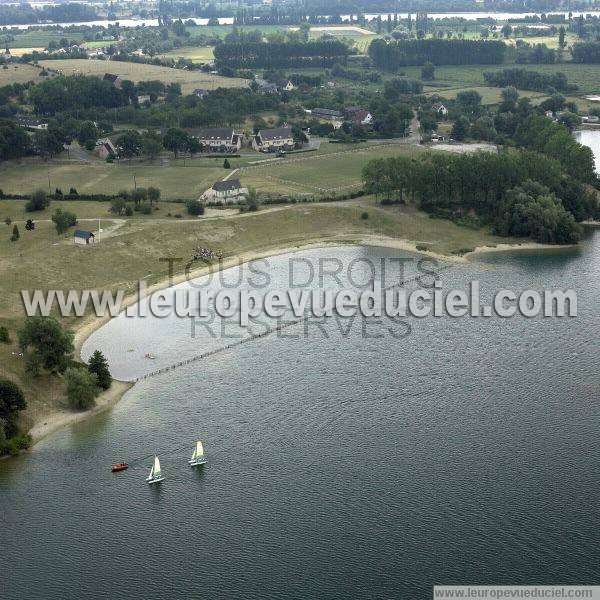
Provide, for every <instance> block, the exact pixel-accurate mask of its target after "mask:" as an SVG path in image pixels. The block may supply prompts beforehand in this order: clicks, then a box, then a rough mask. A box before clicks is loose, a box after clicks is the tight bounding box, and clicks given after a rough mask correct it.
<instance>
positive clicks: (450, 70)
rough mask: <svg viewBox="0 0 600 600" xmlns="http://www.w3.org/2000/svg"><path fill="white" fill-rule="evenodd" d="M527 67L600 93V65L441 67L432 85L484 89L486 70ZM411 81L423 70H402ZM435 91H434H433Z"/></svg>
mask: <svg viewBox="0 0 600 600" xmlns="http://www.w3.org/2000/svg"><path fill="white" fill-rule="evenodd" d="M515 67H518V68H523V69H528V70H532V71H537V72H538V73H559V72H562V73H564V74H565V75H566V76H567V79H568V80H569V83H575V84H577V85H578V86H579V90H578V94H590V93H598V92H600V64H597V65H580V64H574V63H558V64H553V65H515V64H504V65H464V66H440V67H436V68H435V81H434V82H432V86H440V88H441V87H442V86H446V87H452V88H456V87H467V86H468V87H470V88H472V87H473V86H477V87H480V86H484V85H485V82H484V79H483V73H484V72H485V71H498V70H502V69H506V68H515ZM402 70H403V71H404V72H405V73H406V75H407V76H408V77H410V78H417V79H418V78H419V77H420V74H421V68H420V67H404V68H403V69H402ZM429 89H431V88H429Z"/></svg>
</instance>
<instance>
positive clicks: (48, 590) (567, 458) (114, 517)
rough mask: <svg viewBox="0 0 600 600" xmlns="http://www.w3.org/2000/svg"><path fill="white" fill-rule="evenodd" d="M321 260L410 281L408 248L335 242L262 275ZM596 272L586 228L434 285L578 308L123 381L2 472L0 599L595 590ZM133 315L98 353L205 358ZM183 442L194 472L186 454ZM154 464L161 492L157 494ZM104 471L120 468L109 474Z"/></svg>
mask: <svg viewBox="0 0 600 600" xmlns="http://www.w3.org/2000/svg"><path fill="white" fill-rule="evenodd" d="M323 256H326V257H333V258H338V259H340V260H342V261H343V263H344V264H345V265H348V264H350V263H351V262H352V261H355V262H354V264H361V263H363V264H366V263H365V260H366V259H368V260H370V261H373V262H374V263H375V264H381V263H380V262H379V261H380V259H382V258H385V259H388V260H389V259H390V258H404V259H407V260H408V261H409V262H408V263H407V269H408V272H413V273H414V270H415V269H416V262H415V259H416V257H415V256H414V255H410V254H406V253H402V252H397V251H391V250H382V249H374V248H363V247H343V248H327V249H324V250H321V251H310V252H300V253H297V254H295V255H292V256H290V255H287V256H281V257H276V258H273V259H271V260H270V261H269V266H268V272H269V273H270V274H272V275H273V277H274V280H273V281H274V282H276V283H277V284H278V283H280V282H282V281H284V280H285V277H286V273H287V272H288V268H289V259H290V258H294V257H295V258H300V259H305V260H307V261H309V262H310V263H312V264H313V265H317V264H318V259H319V258H322V257H323ZM429 266H431V265H429ZM411 270H412V271H411ZM599 273H600V231H599V230H589V231H588V233H587V236H586V238H585V240H584V241H583V242H582V243H581V245H580V247H579V248H577V249H570V250H564V249H561V250H557V251H550V252H545V253H538V254H535V253H531V252H515V253H496V254H488V255H481V256H480V258H479V259H478V260H477V261H474V262H472V263H467V264H460V265H454V266H452V267H451V268H448V269H446V270H443V271H442V272H441V278H442V282H443V284H444V289H446V290H448V289H452V288H466V287H467V286H468V282H469V281H470V280H472V279H478V280H479V281H480V283H481V288H482V297H483V298H484V299H487V298H489V297H490V296H491V294H492V293H494V292H495V291H497V290H499V289H504V288H509V289H515V290H523V289H530V288H534V289H543V288H546V287H551V288H565V289H566V288H574V289H576V290H577V292H578V296H579V316H578V317H577V318H565V319H557V318H545V317H536V318H530V319H527V318H522V317H516V318H513V319H484V318H476V319H474V318H464V319H452V318H447V317H442V318H433V317H431V318H426V319H421V320H419V319H411V320H410V327H411V329H410V334H408V335H406V333H407V329H406V327H405V326H397V328H394V327H391V326H390V323H389V322H387V321H385V320H382V321H380V322H377V321H376V320H372V319H369V320H367V321H366V322H363V321H359V322H357V323H354V324H352V325H350V324H349V323H348V322H347V321H344V323H342V325H343V327H341V326H340V323H339V322H337V321H336V320H335V319H329V320H327V321H326V323H325V324H320V325H319V324H317V323H312V324H311V323H309V324H308V325H307V324H306V322H302V323H298V324H297V325H295V326H292V327H290V328H288V329H287V330H286V333H285V336H283V335H276V334H271V335H268V336H265V337H261V338H258V339H253V340H251V341H248V342H247V343H243V344H239V345H234V346H232V347H231V348H229V349H225V350H223V351H221V352H218V353H216V354H214V355H213V356H211V357H209V358H208V359H204V360H200V361H197V362H193V363H190V364H188V365H186V366H183V367H181V368H178V369H175V370H172V371H168V372H166V373H164V374H163V375H160V376H157V377H151V378H148V379H145V380H143V381H141V382H139V383H137V384H136V385H135V386H134V387H133V388H132V389H131V390H130V391H129V392H128V393H127V394H126V395H125V397H124V398H123V400H122V401H121V402H120V403H119V404H117V405H116V406H115V407H114V408H113V409H112V410H111V411H109V412H107V413H105V414H103V415H100V416H97V417H94V418H92V419H90V420H88V421H86V422H84V423H80V424H78V425H76V426H73V427H70V428H68V429H64V430H62V431H59V432H56V433H55V434H53V435H51V436H49V437H48V438H46V439H45V440H43V441H42V442H41V443H39V444H38V445H37V446H35V448H34V449H33V451H32V452H31V453H30V454H26V455H23V456H20V457H17V458H15V459H11V460H8V461H4V462H0V530H1V531H2V544H3V548H8V549H12V552H13V554H14V560H11V561H10V568H7V565H5V568H3V569H2V570H0V589H1V590H2V598H3V600H20V599H22V598H44V600H55V599H56V600H70V599H76V598H86V599H113V598H129V599H132V600H137V599H140V600H142V599H143V600H152V599H163V598H165V597H170V598H190V599H193V598H211V600H212V599H221V598H222V599H227V600H231V599H240V600H242V599H244V600H248V599H260V600H270V599H274V600H279V599H281V600H283V599H285V600H291V599H298V600H300V599H305V598H320V599H346V598H353V599H357V600H363V599H372V598H410V599H411V600H416V599H425V598H431V586H432V585H433V584H436V583H446V584H469V583H471V584H475V583H479V584H484V583H495V584H519V583H520V584H534V583H536V584H543V583H546V584H557V583H563V584H584V583H586V584H596V585H598V584H600V572H599V571H598V564H599V563H600V544H599V535H600V534H599V531H600V502H599V501H598V499H599V494H600V491H599V490H600V438H599V436H598V431H599V430H600V410H599V402H600V372H599V370H598V364H599V358H600V349H599V343H598V340H599V339H600V314H599V302H598V298H599V297H600V277H599V276H598V275H599ZM234 275H235V270H233V271H231V272H229V273H228V274H227V277H230V276H231V277H232V278H233V279H234ZM381 278H382V273H381V270H380V269H378V270H377V272H376V273H375V279H377V280H379V279H381ZM244 281H245V280H242V281H241V282H240V283H239V284H238V285H244ZM324 285H327V284H325V283H324ZM336 285H337V284H336ZM141 321H143V319H135V318H133V319H132V320H131V322H132V323H133V324H132V325H127V324H126V323H125V321H122V320H121V321H120V320H119V319H116V320H114V321H113V322H112V323H111V324H110V325H109V326H108V327H107V328H105V329H101V330H99V331H98V332H97V333H96V334H95V335H94V336H92V338H90V342H89V343H88V345H87V348H88V351H90V350H91V349H92V348H93V347H99V348H101V350H102V351H103V352H104V353H105V354H106V355H107V356H108V357H109V360H110V361H111V366H112V368H113V369H114V370H115V371H117V372H118V373H119V374H120V375H122V376H129V377H135V376H137V375H139V374H140V373H142V372H143V371H144V369H148V368H149V366H148V365H146V363H145V362H144V361H143V360H142V358H141V356H142V353H143V352H144V351H145V350H146V349H147V348H150V349H152V350H153V351H155V352H156V353H157V358H156V361H147V362H148V363H151V362H152V363H153V362H160V361H163V360H164V361H165V363H166V362H168V361H169V360H172V359H183V358H187V357H189V356H193V355H194V354H196V353H198V352H200V351H202V350H203V349H204V347H205V346H206V339H207V337H206V335H205V336H200V337H197V338H195V340H194V339H192V338H191V337H190V327H189V323H188V324H187V325H185V324H184V325H176V324H175V323H174V322H172V321H171V322H169V320H168V319H167V320H164V321H163V322H157V321H148V320H147V319H146V321H148V323H146V324H143V323H141ZM129 327H131V329H128V328H129ZM107 333H109V334H110V335H107ZM394 333H395V334H396V335H393V334H394ZM132 336H135V337H132ZM138 336H139V338H140V339H143V340H144V342H143V345H142V343H141V342H140V341H139V339H138ZM211 343H215V344H216V343H221V342H219V341H218V340H217V341H213V342H211ZM231 343H233V344H234V343H235V340H232V342H231ZM131 348H133V349H134V351H133V352H127V350H128V349H131ZM167 359H168V360H167ZM196 439H201V440H203V441H204V443H205V448H206V452H207V455H208V460H209V462H208V464H207V465H206V466H205V467H204V468H203V469H200V470H192V469H190V468H189V467H188V465H187V460H188V458H189V456H190V455H191V451H192V447H193V444H194V443H195V441H196ZM154 452H158V453H159V454H160V455H161V461H162V466H163V471H164V474H165V476H166V479H165V481H164V482H163V483H162V484H159V485H156V486H148V485H147V484H146V483H145V481H144V478H145V477H146V475H147V474H148V471H149V467H150V464H151V455H152V454H153V453H154ZM117 460H127V461H129V462H130V463H131V466H130V469H129V470H128V471H125V472H123V473H120V474H112V473H110V470H109V467H110V464H111V463H112V462H114V461H117Z"/></svg>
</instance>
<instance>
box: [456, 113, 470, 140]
mask: <svg viewBox="0 0 600 600" xmlns="http://www.w3.org/2000/svg"><path fill="white" fill-rule="evenodd" d="M468 135H469V119H467V118H466V117H464V116H462V115H461V116H460V117H458V119H456V121H454V125H453V126H452V137H453V138H454V139H455V140H458V141H461V140H464V139H465V138H466V137H467V136H468Z"/></svg>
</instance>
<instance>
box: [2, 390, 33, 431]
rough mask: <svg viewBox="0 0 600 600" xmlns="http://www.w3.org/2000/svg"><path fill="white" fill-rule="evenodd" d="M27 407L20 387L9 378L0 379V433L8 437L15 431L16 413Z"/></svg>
mask: <svg viewBox="0 0 600 600" xmlns="http://www.w3.org/2000/svg"><path fill="white" fill-rule="evenodd" d="M26 408H27V402H26V401H25V396H24V395H23V392H22V391H21V388H20V387H19V386H18V385H17V384H16V383H14V382H13V381H11V380H10V379H0V429H3V431H1V432H0V433H3V434H4V437H5V438H10V437H12V436H13V435H14V434H15V433H16V430H17V428H16V421H17V415H18V413H19V412H20V411H22V410H25V409H26Z"/></svg>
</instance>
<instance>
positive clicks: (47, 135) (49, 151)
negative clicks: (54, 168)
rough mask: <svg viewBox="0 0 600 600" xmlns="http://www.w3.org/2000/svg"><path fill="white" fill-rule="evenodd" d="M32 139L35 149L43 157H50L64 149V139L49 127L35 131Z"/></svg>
mask: <svg viewBox="0 0 600 600" xmlns="http://www.w3.org/2000/svg"><path fill="white" fill-rule="evenodd" d="M33 141H34V146H35V148H36V150H37V151H38V152H39V153H40V155H41V156H43V157H44V158H48V157H50V158H51V157H53V156H55V155H56V154H60V153H61V152H62V151H63V150H64V144H65V139H64V138H63V137H62V136H61V135H60V134H59V133H58V132H57V131H54V130H51V129H41V130H39V131H36V132H35V134H34V136H33Z"/></svg>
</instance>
